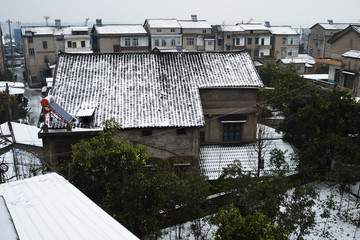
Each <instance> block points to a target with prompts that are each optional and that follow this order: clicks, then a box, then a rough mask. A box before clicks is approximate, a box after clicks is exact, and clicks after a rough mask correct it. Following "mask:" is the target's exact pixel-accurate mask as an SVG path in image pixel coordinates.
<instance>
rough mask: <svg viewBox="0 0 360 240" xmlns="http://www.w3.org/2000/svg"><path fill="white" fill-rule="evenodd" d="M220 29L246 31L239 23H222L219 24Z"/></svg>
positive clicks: (224, 30) (222, 30)
mask: <svg viewBox="0 0 360 240" xmlns="http://www.w3.org/2000/svg"><path fill="white" fill-rule="evenodd" d="M218 31H221V32H245V30H244V29H243V28H242V27H240V26H239V25H221V26H218Z"/></svg>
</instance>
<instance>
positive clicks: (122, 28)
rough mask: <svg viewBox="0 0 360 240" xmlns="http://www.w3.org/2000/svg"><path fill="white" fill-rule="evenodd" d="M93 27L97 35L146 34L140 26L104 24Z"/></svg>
mask: <svg viewBox="0 0 360 240" xmlns="http://www.w3.org/2000/svg"><path fill="white" fill-rule="evenodd" d="M94 27H95V31H96V32H97V33H98V34H147V32H146V30H145V28H144V27H143V26H142V25H141V24H106V25H101V26H99V25H95V26H94Z"/></svg>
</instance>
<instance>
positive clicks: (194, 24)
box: [178, 20, 211, 29]
mask: <svg viewBox="0 0 360 240" xmlns="http://www.w3.org/2000/svg"><path fill="white" fill-rule="evenodd" d="M178 23H179V24H180V26H181V27H182V28H202V29H204V28H208V29H211V25H210V24H209V23H207V22H206V20H197V21H192V20H179V21H178Z"/></svg>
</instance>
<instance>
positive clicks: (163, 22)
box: [146, 19, 181, 28]
mask: <svg viewBox="0 0 360 240" xmlns="http://www.w3.org/2000/svg"><path fill="white" fill-rule="evenodd" d="M146 21H147V22H148V24H149V26H150V28H181V26H180V24H179V23H178V21H177V20H176V19H146Z"/></svg>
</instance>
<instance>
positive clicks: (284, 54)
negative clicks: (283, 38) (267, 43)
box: [281, 47, 287, 57]
mask: <svg viewBox="0 0 360 240" xmlns="http://www.w3.org/2000/svg"><path fill="white" fill-rule="evenodd" d="M286 52H287V49H286V47H282V48H281V56H282V57H285V56H286Z"/></svg>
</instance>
